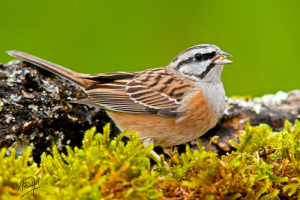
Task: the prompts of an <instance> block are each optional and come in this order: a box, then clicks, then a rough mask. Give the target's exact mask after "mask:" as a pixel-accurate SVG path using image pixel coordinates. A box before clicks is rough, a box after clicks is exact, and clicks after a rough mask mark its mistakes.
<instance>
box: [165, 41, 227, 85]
mask: <svg viewBox="0 0 300 200" xmlns="http://www.w3.org/2000/svg"><path fill="white" fill-rule="evenodd" d="M226 56H231V55H230V54H228V53H225V52H224V51H221V49H220V48H219V47H217V46H215V45H212V44H201V45H196V46H193V47H190V48H188V49H186V50H184V51H183V52H181V53H180V54H179V55H178V56H176V58H174V59H173V60H172V62H171V63H170V64H169V67H170V68H171V69H172V70H174V71H175V72H176V73H178V74H179V75H182V76H184V77H186V78H188V79H190V80H192V81H200V82H212V83H213V82H219V81H221V74H222V70H223V66H224V65H226V64H229V63H232V61H230V60H227V59H226Z"/></svg>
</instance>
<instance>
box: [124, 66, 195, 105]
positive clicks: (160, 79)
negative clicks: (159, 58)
mask: <svg viewBox="0 0 300 200" xmlns="http://www.w3.org/2000/svg"><path fill="white" fill-rule="evenodd" d="M189 90H190V85H189V84H188V83H187V82H185V81H184V80H182V79H180V78H178V77H176V76H174V74H171V73H169V72H167V70H166V69H165V68H154V69H149V70H146V71H142V72H140V73H138V74H137V75H136V76H135V77H134V80H132V81H130V82H129V83H128V84H127V86H126V92H127V94H128V95H129V96H130V98H131V99H132V100H134V101H135V102H139V103H141V104H143V105H145V106H149V107H151V108H157V109H164V108H178V107H179V106H180V105H178V104H180V102H181V100H182V98H183V97H184V95H185V94H186V93H187V92H188V91H189Z"/></svg>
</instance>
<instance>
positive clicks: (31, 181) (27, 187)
mask: <svg viewBox="0 0 300 200" xmlns="http://www.w3.org/2000/svg"><path fill="white" fill-rule="evenodd" d="M38 188H40V184H39V178H37V179H36V178H35V177H33V176H29V177H28V178H25V179H23V180H22V181H21V182H20V184H19V185H18V191H19V192H20V194H21V195H22V196H21V197H23V196H25V195H26V194H28V193H29V192H31V194H32V195H34V190H36V189H38Z"/></svg>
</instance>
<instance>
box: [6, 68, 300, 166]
mask: <svg viewBox="0 0 300 200" xmlns="http://www.w3.org/2000/svg"><path fill="white" fill-rule="evenodd" d="M84 97H85V93H84V92H83V91H82V90H81V89H80V88H79V87H77V86H76V85H74V84H73V83H71V82H69V81H67V80H63V79H60V78H59V77H57V76H55V75H53V74H51V73H49V72H47V71H45V70H43V69H40V68H36V67H35V66H34V65H31V64H29V63H25V62H10V63H8V64H6V65H3V64H0V148H2V147H6V148H8V149H10V148H12V147H14V148H16V149H17V153H19V154H21V153H22V152H23V150H24V149H25V148H26V147H27V146H34V150H33V157H34V160H35V161H36V162H38V161H39V158H40V155H41V153H43V152H47V153H49V152H50V147H51V146H52V144H56V145H57V147H58V149H60V150H63V149H64V148H63V147H64V146H65V145H67V144H68V145H70V146H73V147H74V146H80V145H81V141H82V137H83V133H84V131H85V130H87V129H89V128H91V127H93V126H96V128H97V131H98V132H101V131H102V127H103V125H104V124H106V123H107V122H111V123H112V133H113V134H112V137H114V136H115V135H116V134H117V133H118V130H117V128H116V127H115V126H114V125H113V122H112V121H111V120H110V119H109V118H108V117H107V115H106V113H105V112H104V110H102V109H100V108H95V107H92V106H87V105H78V104H69V103H67V102H68V101H70V100H74V99H78V98H84ZM299 103H300V91H299V90H295V91H292V92H290V93H283V92H279V93H277V94H276V95H269V96H268V95H265V96H264V97H262V98H255V99H248V100H247V101H245V100H243V99H228V100H227V108H226V111H225V113H224V116H223V117H222V118H221V119H220V121H219V123H218V124H217V125H216V127H215V128H213V129H211V130H210V131H209V132H208V133H206V134H205V135H204V136H202V137H201V139H202V142H203V144H204V145H205V146H207V145H208V142H209V140H210V138H211V137H213V136H215V135H218V136H219V139H218V140H216V141H214V144H213V146H212V148H211V150H213V151H215V152H218V153H224V152H227V151H231V150H232V147H231V145H230V143H229V140H235V141H237V134H239V133H242V132H243V130H244V128H245V126H246V123H247V122H250V124H251V125H253V126H255V125H259V124H261V123H266V124H269V125H270V126H271V127H272V128H273V129H274V130H275V131H279V130H281V129H282V127H283V124H284V120H286V119H287V120H290V121H291V122H294V121H295V119H297V118H298V117H299V114H300V104H299ZM188 145H190V146H191V148H197V144H196V141H192V142H190V143H189V144H188ZM183 148H184V145H181V146H179V149H183Z"/></svg>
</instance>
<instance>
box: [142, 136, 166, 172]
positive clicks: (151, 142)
mask: <svg viewBox="0 0 300 200" xmlns="http://www.w3.org/2000/svg"><path fill="white" fill-rule="evenodd" d="M153 143H154V139H153V138H147V139H145V140H144V144H145V147H147V146H149V145H150V144H153ZM150 153H151V154H152V155H153V156H154V157H155V158H156V159H157V160H158V161H160V156H159V155H158V154H157V153H156V152H155V151H154V150H151V151H150ZM164 164H165V166H168V167H169V164H168V163H167V162H166V161H164Z"/></svg>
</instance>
